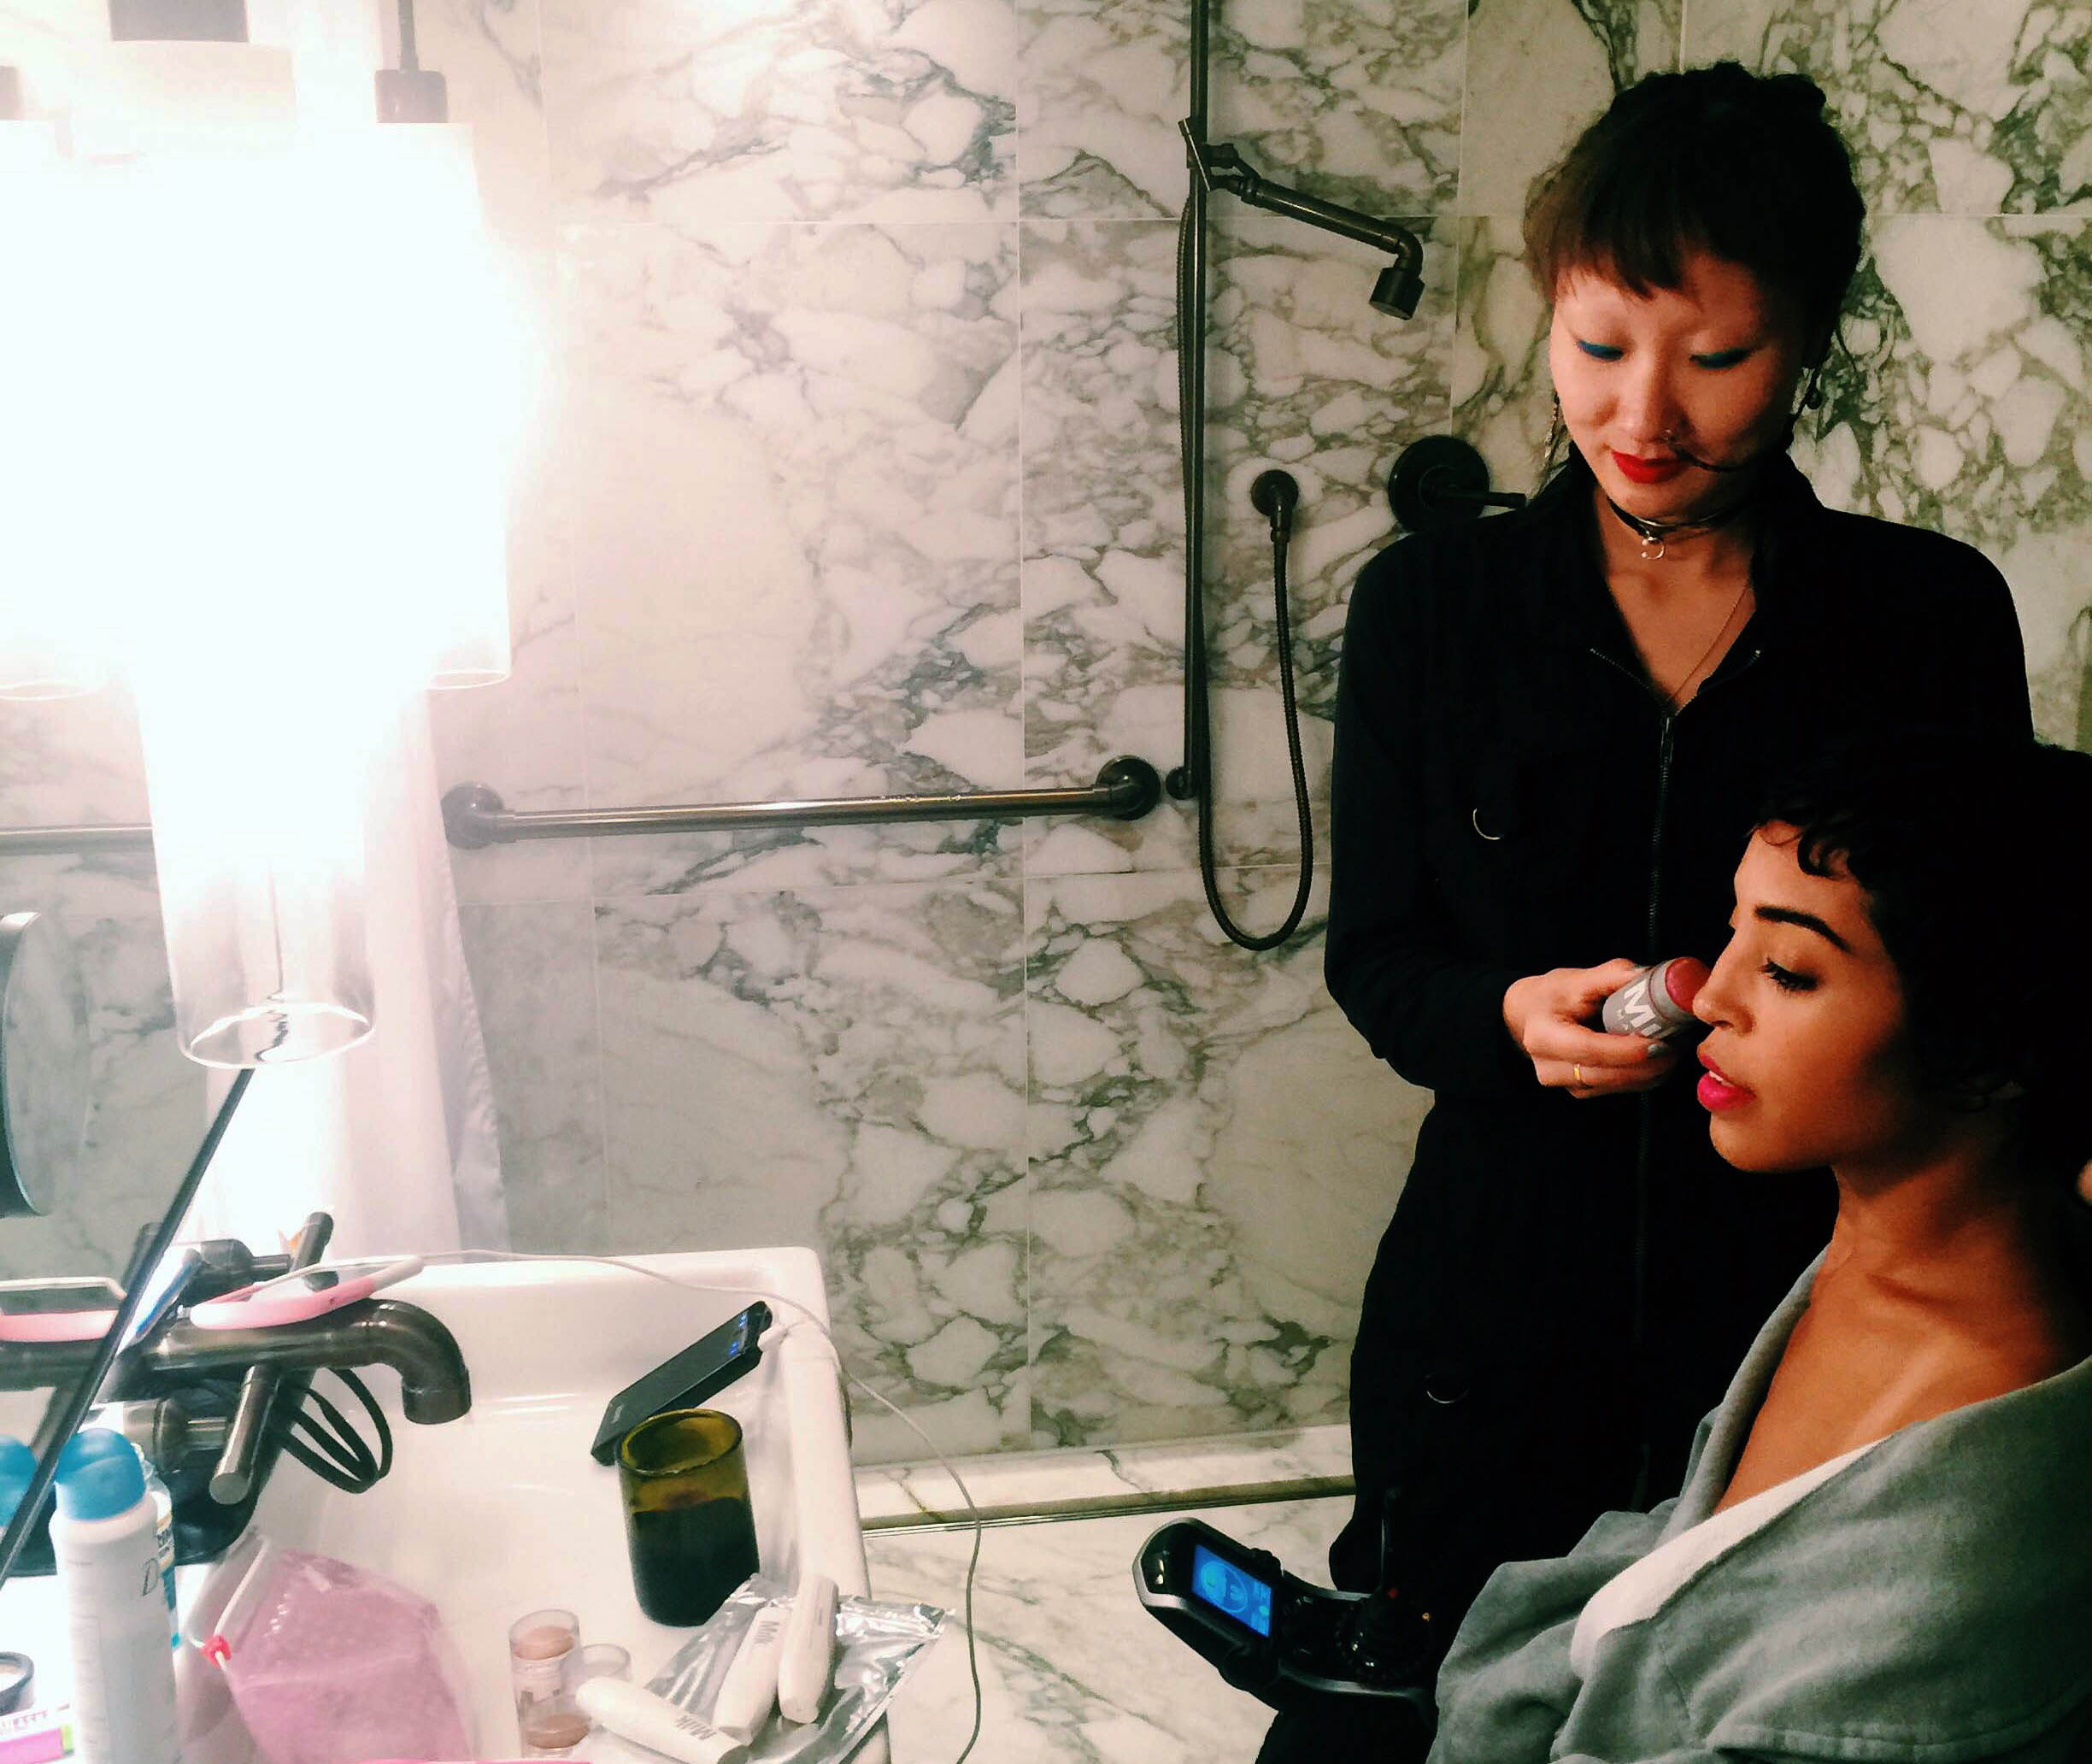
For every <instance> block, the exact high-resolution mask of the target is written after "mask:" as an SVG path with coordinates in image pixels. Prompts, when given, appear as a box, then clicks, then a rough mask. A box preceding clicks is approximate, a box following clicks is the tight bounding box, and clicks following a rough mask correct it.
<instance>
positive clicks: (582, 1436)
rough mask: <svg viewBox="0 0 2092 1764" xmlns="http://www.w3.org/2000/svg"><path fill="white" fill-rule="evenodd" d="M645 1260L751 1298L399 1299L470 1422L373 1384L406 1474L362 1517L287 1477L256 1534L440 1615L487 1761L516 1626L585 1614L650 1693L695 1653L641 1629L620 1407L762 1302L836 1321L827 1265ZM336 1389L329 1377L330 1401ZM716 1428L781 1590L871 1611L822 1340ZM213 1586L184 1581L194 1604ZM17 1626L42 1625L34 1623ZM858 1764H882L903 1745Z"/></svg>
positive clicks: (463, 1285)
mask: <svg viewBox="0 0 2092 1764" xmlns="http://www.w3.org/2000/svg"><path fill="white" fill-rule="evenodd" d="M629 1259H630V1260H632V1261H636V1262H638V1263H639V1264H640V1265H641V1266H643V1267H649V1268H653V1269H655V1270H657V1271H658V1272H660V1273H664V1274H670V1275H673V1276H675V1277H676V1278H678V1279H687V1280H693V1281H698V1282H704V1283H710V1284H714V1285H719V1286H722V1287H735V1288H740V1289H744V1290H743V1291H733V1292H728V1291H713V1292H693V1291H686V1290H684V1289H681V1288H678V1287H674V1286H669V1285H663V1284H661V1282H659V1281H655V1280H649V1279H642V1278H640V1277H638V1276H637V1275H634V1274H631V1273H626V1272H624V1271H622V1270H620V1269H617V1268H610V1267H599V1266H595V1265H591V1264H587V1263H545V1262H478V1263H464V1262H461V1263H450V1264H442V1263H439V1264H438V1265H435V1266H432V1267H429V1268H427V1269H426V1270H425V1271H424V1272H423V1273H420V1274H418V1275H417V1276H415V1277H414V1279H412V1280H410V1281H408V1282H407V1283H406V1284H404V1285H401V1286H399V1287H397V1289H395V1291H394V1292H393V1293H392V1294H391V1295H389V1296H391V1297H398V1298H401V1299H403V1300H406V1301H407V1302H410V1303H413V1304H417V1305H420V1306H423V1307H424V1308H426V1309H428V1310H429V1311H431V1312H432V1313H433V1314H435V1315H436V1316H438V1318H440V1319H441V1320H443V1321H444V1323H445V1324H446V1325H448V1326H449V1327H450V1331H451V1332H452V1333H453V1334H454V1335H455V1337H456V1338H457V1343H458V1346H459V1348H460V1349H461V1350H462V1352H463V1354H464V1356H465V1363H466V1366H467V1368H468V1369H469V1370H470V1372H471V1374H472V1384H473V1408H472V1413H471V1414H468V1415H467V1416H466V1417H464V1419H462V1420H457V1421H451V1422H447V1423H444V1425H442V1426H415V1425H414V1424H412V1423H410V1422H408V1421H405V1420H402V1419H401V1418H400V1416H399V1411H398V1381H397V1379H396V1378H394V1377H393V1376H392V1374H391V1373H388V1372H385V1371H383V1370H378V1371H374V1372H373V1373H369V1374H367V1381H368V1382H369V1383H370V1385H371V1387H372V1389H373V1391H375V1392H376V1393H377V1395H378V1396H379V1399H380V1401H381V1402H383V1403H384V1405H385V1408H386V1410H387V1412H388V1415H389V1418H390V1419H391V1422H392V1427H393V1433H394V1437H395V1440H396V1443H397V1452H396V1457H395V1461H394V1464H393V1468H392V1473H391V1475H390V1476H389V1477H387V1478H386V1479H385V1481H383V1482H382V1483H380V1484H379V1485H378V1486H377V1487H376V1488H375V1489H373V1490H372V1491H370V1492H369V1493H367V1494H364V1495H354V1496H351V1495H345V1494H342V1493H339V1492H338V1491H335V1490H333V1489H332V1488H330V1487H328V1486H327V1485H325V1484H323V1483H321V1482H320V1480H319V1479H316V1478H314V1477H313V1476H311V1475H309V1474H308V1473H306V1472H305V1471H303V1469H302V1468H301V1467H298V1466H297V1465H296V1464H294V1463H291V1462H290V1461H285V1462H284V1463H282V1464H281V1465H280V1466H279V1467H278V1469H277V1471H276V1473H275V1474H274V1476H273V1478H272V1479H271V1481H270V1483H269V1485H268V1487H267V1491H265V1492H264V1494H263V1496H262V1498H261V1503H260V1505H259V1506H258V1508H256V1525H257V1526H260V1528H261V1530H262V1532H264V1533H265V1534H266V1535H267V1536H268V1537H270V1538H273V1539H274V1540H275V1541H277V1542H278V1543H279V1544H285V1545H288V1546H290V1547H292V1548H297V1549H311V1550H317V1551H319V1552H321V1553H322V1554H325V1555H334V1556H338V1557H339V1558H341V1559H342V1560H343V1561H350V1562H354V1563H357V1564H359V1565H361V1566H363V1567H370V1568H374V1569H377V1570H379V1571H380V1572H382V1573H387V1574H390V1575H391V1576H393V1577H394V1578H396V1579H398V1580H399V1581H401V1582H402V1583H403V1585H406V1586H408V1587H409V1588H411V1589H412V1590H413V1591H416V1592H418V1593H420V1594H421V1595H422V1596H424V1597H426V1598H427V1599H429V1600H430V1601H432V1602H433V1603H434V1604H435V1605H436V1607H437V1608H438V1610H439V1611H441V1613H442V1614H443V1616H444V1621H445V1623H446V1625H447V1626H448V1627H449V1629H450V1633H451V1635H452V1636H453V1638H455V1640H456V1642H457V1643H458V1646H459V1648H460V1649H461V1652H462V1653H463V1655H464V1657H465V1661H466V1664H467V1667H468V1668H469V1670H470V1673H471V1675H472V1679H473V1691H474V1693H475V1696H476V1697H477V1701H478V1720H479V1747H480V1753H481V1755H482V1756H484V1757H489V1758H501V1757H507V1756H512V1755H514V1749H515V1740H516V1730H515V1717H514V1706H513V1703H512V1702H511V1699H510V1695H509V1690H508V1626H509V1624H510V1623H511V1622H512V1621H513V1620H514V1619H515V1618H517V1617H519V1616H521V1615H522V1614H525V1613H526V1612H528V1611H531V1610H532V1609H535V1608H539V1607H542V1606H547V1605H562V1606H566V1607H567V1608H570V1609H572V1610H573V1612H574V1613H575V1614H577V1615H578V1616H579V1619H580V1622H581V1632H582V1637H583V1639H584V1640H585V1641H590V1642H617V1643H622V1644H623V1645H624V1646H625V1647H626V1648H628V1649H631V1651H632V1675H633V1677H634V1678H635V1679H638V1680H640V1681H642V1682H643V1681H644V1680H645V1679H648V1678H649V1677H651V1676H652V1675H653V1673H655V1671H656V1670H658V1669H659V1667H661V1664H662V1663H663V1662H664V1661H666V1660H667V1657H668V1656H669V1655H670V1654H672V1653H673V1651H674V1650H675V1649H676V1647H677V1646H678V1645H679V1643H680V1642H681V1640H682V1639H683V1638H685V1636H686V1635H687V1634H688V1632H687V1631H681V1630H673V1629H668V1628H665V1627H663V1626H661V1625H659V1624H656V1623H653V1622H651V1621H649V1620H648V1619H646V1618H645V1617H643V1615H641V1614H640V1611H639V1608H638V1602H637V1600H636V1598H635V1597H634V1596H633V1592H632V1577H631V1574H630V1573H629V1571H628V1568H627V1566H626V1550H625V1534H624V1521H623V1516H622V1509H621V1508H620V1505H619V1501H618V1481H617V1472H616V1470H615V1468H614V1467H610V1466H605V1465H600V1464H597V1463H596V1461H594V1460H593V1459H592V1458H591V1457H590V1455H589V1446H590V1444H591V1441H592V1440H593V1438H594V1437H595V1433H596V1426H597V1424H598V1423H599V1422H600V1420H602V1412H603V1408H604V1405H605V1404H606V1403H607V1402H608V1401H609V1399H610V1398H611V1397H613V1396H614V1395H615V1394H616V1393H617V1392H618V1391H620V1390H621V1389H622V1388H623V1387H624V1386H625V1385H627V1384H629V1383H631V1382H632V1379H636V1378H638V1377H639V1376H640V1375H641V1374H642V1373H645V1372H647V1371H649V1370H650V1369H651V1368H652V1367H655V1366H656V1365H658V1364H659V1363H660V1362H661V1361H663V1360H665V1359H667V1357H668V1356H669V1355H671V1354H673V1353H675V1352H677V1351H678V1350H679V1349H682V1348H685V1347H686V1346H688V1345H689V1344H690V1343H692V1342H694V1341H696V1339H697V1338H699V1337H700V1336H702V1335H703V1334H704V1333H706V1332H707V1331H708V1330H710V1329H712V1328H713V1327H714V1326H716V1325H718V1324H720V1323H721V1322H724V1321H725V1320H726V1319H727V1318H729V1317H731V1316H732V1315H733V1314H735V1313H736V1312H737V1311H739V1310H741V1309H742V1308H743V1307H745V1306H746V1305H748V1304H749V1302H751V1301H752V1300H753V1299H754V1298H756V1297H762V1296H763V1295H765V1294H775V1295H779V1296H781V1297H783V1298H786V1299H796V1301H797V1302H799V1303H800V1304H802V1305H804V1306H806V1307H807V1308H808V1309H810V1310H811V1311H813V1313H814V1314H815V1315H816V1316H818V1317H820V1319H821V1320H822V1321H823V1322H824V1323H825V1322H826V1320H827V1315H828V1307H827V1300H826V1294H825V1292H824V1291H823V1285H822V1280H821V1271H820V1262H819V1261H818V1260H817V1259H816V1257H815V1256H814V1253H813V1252H812V1251H811V1250H796V1249H784V1250H729V1251H723V1252H717V1253H708V1254H687V1255H648V1256H634V1257H632V1258H629ZM772 1309H773V1313H774V1314H775V1316H776V1319H777V1321H778V1322H779V1323H780V1324H784V1323H789V1322H790V1321H791V1320H793V1319H794V1318H795V1317H796V1316H797V1315H798V1313H797V1312H796V1311H794V1310H793V1309H792V1308H790V1306H788V1305H785V1304H782V1303H778V1304H773V1306H772ZM330 1382H331V1381H330V1380H329V1379H326V1377H325V1375H322V1376H321V1377H320V1379H319V1388H320V1389H321V1390H322V1391H326V1388H327V1386H328V1385H329V1383H330ZM708 1406H710V1407H712V1408H720V1409H724V1410H726V1412H728V1413H729V1414H732V1415H733V1416H735V1417H736V1418H737V1420H739V1421H740V1422H741V1424H742V1427H743V1433H744V1438H745V1446H744V1449H745V1451H746V1453H747V1455H748V1470H749V1496H750V1501H751V1503H752V1505H753V1507H754V1508H755V1530H756V1540H757V1546H758V1549H759V1553H760V1555H761V1563H762V1569H763V1572H764V1573H766V1574H767V1575H770V1576H772V1577H773V1578H775V1579H781V1580H784V1581H788V1582H789V1581H791V1580H794V1579H796V1578H797V1576H798V1574H799V1572H800V1570H801V1569H802V1567H806V1566H808V1565H811V1566H813V1567H816V1568H818V1569H820V1571H821V1572H823V1573H826V1574H828V1575H830V1576H831V1577H832V1578H833V1579H834V1580H835V1582H836V1584H837V1586H838V1587H839V1588H840V1589H841V1590H842V1591H843V1592H845V1593H863V1592H865V1591H867V1581H866V1578H865V1557H864V1545H863V1540H862V1538H861V1533H860V1531H859V1528H858V1516H857V1503H856V1494H855V1487H854V1485H853V1482H852V1479H851V1474H850V1463H849V1444H848V1440H847V1437H846V1433H845V1429H844V1422H843V1402H842V1397H841V1392H840V1389H839V1386H838V1383H837V1373H836V1371H835V1364H834V1361H833V1359H832V1355H831V1354H830V1352H829V1349H828V1348H827V1346H826V1343H824V1342H823V1341H822V1340H821V1339H820V1337H819V1336H818V1335H816V1334H815V1333H814V1332H813V1331H812V1330H811V1329H810V1328H809V1329H802V1330H800V1331H798V1332H795V1333H793V1334H791V1335H790V1336H788V1337H786V1338H784V1339H783V1340H782V1341H780V1342H779V1343H778V1344H775V1345H774V1346H773V1348H772V1349H770V1350H769V1351H768V1352H767V1353H766V1354H765V1355H763V1357H762V1360H761V1363H760V1364H758V1365H757V1367H755V1370H754V1371H753V1372H751V1373H747V1374H745V1375H744V1376H743V1378H742V1379H740V1380H739V1381H738V1382H737V1383H736V1384H734V1385H732V1386H730V1387H729V1388H728V1389H726V1391H722V1392H720V1395H719V1396H718V1397H715V1398H714V1399H713V1400H712V1402H711V1403H710V1404H709V1405H708ZM350 1412H351V1413H352V1414H353V1412H354V1410H353V1405H350ZM198 1572H199V1571H197V1570H195V1569H188V1568H185V1569H184V1570H183V1571H182V1575H181V1581H182V1585H183V1590H184V1597H185V1600H186V1597H187V1596H188V1593H189V1591H191V1590H192V1587H191V1576H192V1575H194V1574H196V1573H198ZM45 1584H46V1585H48V1583H45ZM34 1590H35V1588H34V1583H24V1584H23V1585H21V1586H19V1587H17V1586H9V1588H7V1589H6V1591H5V1594H4V1598H5V1600H6V1602H7V1604H8V1606H9V1607H10V1609H9V1611H8V1613H7V1614H8V1615H9V1616H10V1617H12V1618H13V1619H14V1620H15V1621H21V1620H22V1617H23V1616H25V1615H26V1613H23V1612H21V1611H20V1610H19V1608H12V1607H14V1604H15V1596H16V1595H17V1594H18V1593H32V1592H33V1591H34ZM12 1626H13V1625H12V1624H11V1623H10V1624H9V1627H10V1628H12ZM0 1645H5V1646H19V1645H21V1643H17V1642H7V1643H0ZM32 1652H35V1653H37V1654H38V1661H39V1667H41V1666H42V1664H43V1663H44V1661H47V1660H48V1661H50V1664H51V1665H53V1666H56V1665H58V1664H60V1660H59V1656H60V1655H61V1654H62V1643H60V1641H59V1638H57V1636H56V1635H55V1634H54V1635H51V1636H50V1637H48V1638H45V1639H44V1643H43V1645H42V1648H41V1649H32ZM885 1755H886V1753H885V1744H884V1734H883V1733H881V1734H879V1735H875V1736H874V1737H873V1741H872V1743H871V1744H870V1745H869V1746H868V1747H867V1749H866V1750H865V1751H864V1752H863V1753H862V1754H861V1756H863V1757H865V1758H867V1759H869V1760H873V1761H875V1764H876V1761H882V1760H884V1757H885Z"/></svg>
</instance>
